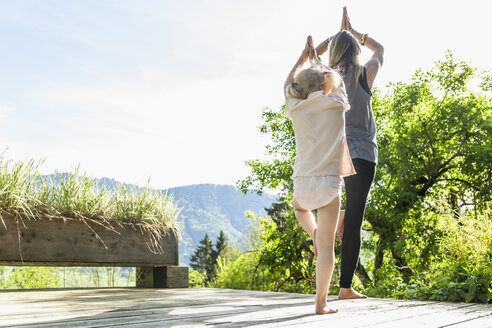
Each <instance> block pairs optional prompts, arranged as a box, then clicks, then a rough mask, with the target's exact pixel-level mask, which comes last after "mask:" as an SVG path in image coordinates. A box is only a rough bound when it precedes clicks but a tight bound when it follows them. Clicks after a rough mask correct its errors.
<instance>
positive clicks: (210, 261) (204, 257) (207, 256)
mask: <svg viewBox="0 0 492 328" xmlns="http://www.w3.org/2000/svg"><path fill="white" fill-rule="evenodd" d="M228 243H229V242H228V239H227V237H226V235H225V234H224V231H222V230H221V231H220V234H219V236H218V237H217V240H216V242H215V249H214V245H213V244H212V240H211V239H210V237H209V236H208V234H205V237H204V238H203V239H202V240H200V245H199V246H198V247H197V248H196V249H195V252H194V254H193V255H192V256H191V258H190V267H191V268H192V269H194V270H196V271H197V272H199V273H200V274H202V275H204V277H205V279H204V281H202V280H200V279H199V277H198V275H196V276H197V281H200V284H208V283H210V282H211V281H212V280H213V279H214V278H215V274H216V270H217V259H218V258H219V256H221V255H222V254H223V253H224V251H225V250H226V249H227V246H228Z"/></svg>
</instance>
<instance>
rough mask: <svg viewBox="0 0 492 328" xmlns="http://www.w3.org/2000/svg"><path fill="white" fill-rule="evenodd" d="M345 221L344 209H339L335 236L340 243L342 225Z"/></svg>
mask: <svg viewBox="0 0 492 328" xmlns="http://www.w3.org/2000/svg"><path fill="white" fill-rule="evenodd" d="M344 222H345V211H340V217H339V218H338V226H337V237H338V239H340V243H341V242H342V239H343V226H344Z"/></svg>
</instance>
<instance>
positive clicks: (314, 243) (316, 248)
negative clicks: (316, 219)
mask: <svg viewBox="0 0 492 328" xmlns="http://www.w3.org/2000/svg"><path fill="white" fill-rule="evenodd" d="M317 230H318V229H316V228H314V230H313V245H314V257H318V247H316V231H317Z"/></svg>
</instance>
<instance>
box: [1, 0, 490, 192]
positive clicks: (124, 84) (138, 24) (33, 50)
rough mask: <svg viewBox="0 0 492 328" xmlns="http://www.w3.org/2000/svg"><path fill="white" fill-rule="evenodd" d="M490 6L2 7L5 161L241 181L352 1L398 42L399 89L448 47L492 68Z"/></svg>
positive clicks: (359, 13) (126, 2)
mask: <svg viewBox="0 0 492 328" xmlns="http://www.w3.org/2000/svg"><path fill="white" fill-rule="evenodd" d="M489 3H490V2H489V1H480V0H469V1H466V2H464V1H454V0H448V1H441V0H439V1H420V0H414V1H394V0H387V1H378V0H374V1H365V0H362V1H356V0H354V1H351V0H346V1H337V0H331V1H326V0H325V1H314V0H313V1H311V0H305V1H292V0H277V1H273V0H272V1H268V0H249V1H240V0H229V1H226V0H195V1H190V0H183V1H170V0H169V1H168V0H160V1H154V0H145V1H137V0H134V1H130V0H84V1H82V0H77V1H75V0H59V1H57V0H46V1H37V0H32V1H29V0H19V1H11V0H10V1H7V0H0V6H1V8H2V9H1V10H0V59H1V64H0V153H1V154H3V157H4V158H6V159H10V160H13V161H24V160H26V159H34V160H43V161H44V162H43V163H42V165H41V166H40V171H41V172H42V173H43V174H50V173H54V172H55V171H58V172H66V171H72V170H73V169H74V168H75V167H77V166H80V171H82V172H84V173H85V174H86V175H88V176H91V177H95V178H101V177H109V178H114V179H116V180H118V181H122V182H126V183H131V184H137V185H140V186H142V185H145V184H146V183H147V182H148V181H149V179H150V185H151V186H152V187H153V188H156V189H165V188H171V187H177V186H183V185H190V184H199V183H215V184H235V183H236V181H237V180H239V179H241V178H244V177H246V176H247V175H248V174H249V173H250V170H249V168H248V167H247V166H246V165H245V161H247V160H251V159H263V158H265V156H264V153H265V145H266V144H267V143H268V141H269V140H268V137H267V136H262V135H261V134H260V132H259V129H258V127H259V126H260V124H261V112H262V109H263V108H265V107H269V108H271V109H278V108H280V107H281V106H282V104H283V101H284V99H283V90H282V87H283V84H284V81H285V78H286V76H287V74H288V72H289V71H290V69H291V68H292V66H293V65H294V63H295V62H296V60H297V58H298V57H299V55H300V52H301V51H302V49H303V47H304V43H305V39H306V36H307V35H312V36H313V39H314V43H315V44H318V43H319V42H321V41H322V40H324V39H326V38H327V37H328V36H331V35H333V34H335V33H336V32H338V31H339V29H340V22H341V16H342V8H343V6H347V9H348V13H349V17H350V20H351V22H352V26H353V27H354V28H355V29H356V30H358V31H359V32H362V33H368V34H369V35H370V36H371V37H373V38H374V39H376V40H377V41H378V42H379V43H381V44H382V45H383V46H384V47H385V58H384V65H383V67H382V70H381V71H380V73H379V75H378V77H377V78H376V81H375V84H374V86H375V87H378V88H380V89H382V90H386V86H387V84H388V83H390V82H398V81H403V82H410V79H411V77H412V74H413V73H414V72H415V70H417V69H419V68H424V69H427V68H430V67H431V66H432V65H433V63H434V62H435V61H437V60H440V59H444V54H445V51H446V50H451V51H452V52H453V54H454V56H455V57H456V58H458V59H463V60H466V61H468V62H471V63H472V65H473V66H475V67H479V68H481V69H489V70H490V69H491V68H492V65H491V64H490V49H491V47H492V46H491V45H490V40H488V34H489V31H490V22H489V19H490V18H489V13H490V11H491V9H492V5H491V4H489ZM369 57H370V52H369V51H368V50H367V49H366V48H364V49H363V54H362V55H361V62H364V61H365V60H367V59H368V58H369ZM322 60H323V61H325V62H326V61H327V57H326V55H325V56H322ZM376 119H377V118H376Z"/></svg>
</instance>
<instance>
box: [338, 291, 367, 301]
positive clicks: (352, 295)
mask: <svg viewBox="0 0 492 328" xmlns="http://www.w3.org/2000/svg"><path fill="white" fill-rule="evenodd" d="M338 298H339V299H356V298H367V296H366V295H364V294H361V293H359V292H356V291H355V290H354V289H353V288H340V292H339V293H338Z"/></svg>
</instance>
